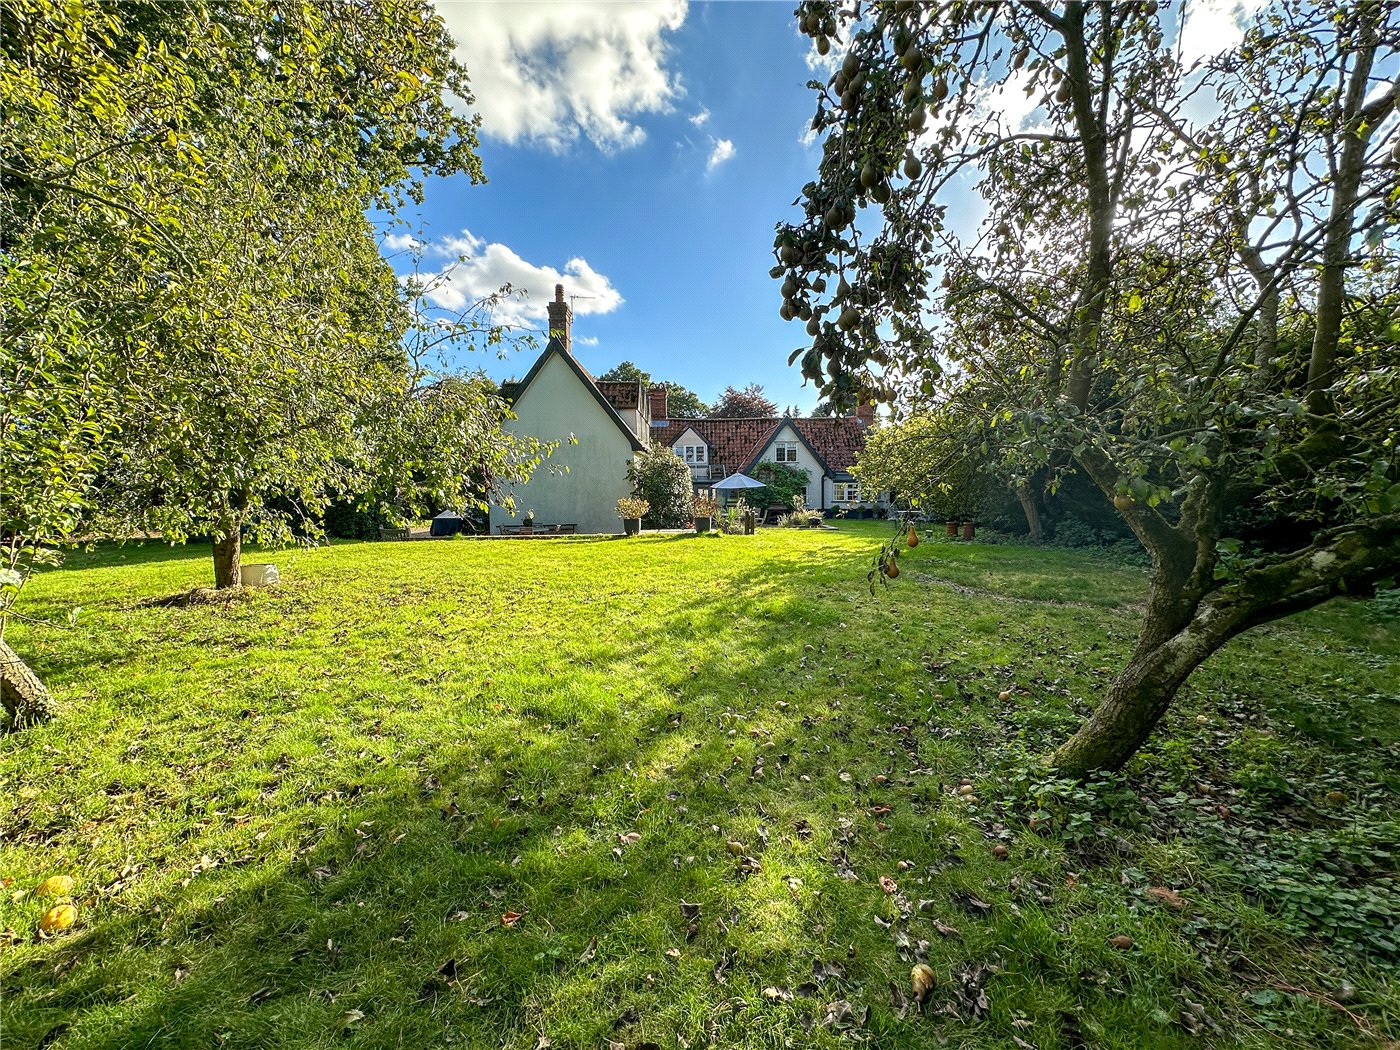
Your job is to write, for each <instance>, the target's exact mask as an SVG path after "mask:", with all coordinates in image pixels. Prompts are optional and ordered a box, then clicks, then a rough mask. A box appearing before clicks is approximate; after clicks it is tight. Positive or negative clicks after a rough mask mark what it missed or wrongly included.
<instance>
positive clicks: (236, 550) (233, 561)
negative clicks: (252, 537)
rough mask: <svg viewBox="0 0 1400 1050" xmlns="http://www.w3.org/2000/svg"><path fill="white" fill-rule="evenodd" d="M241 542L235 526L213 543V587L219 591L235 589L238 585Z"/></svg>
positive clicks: (241, 555) (240, 565)
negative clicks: (228, 588) (229, 588)
mask: <svg viewBox="0 0 1400 1050" xmlns="http://www.w3.org/2000/svg"><path fill="white" fill-rule="evenodd" d="M242 558H243V540H242V537H241V536H240V535H239V528H238V526H237V525H235V526H234V527H233V528H232V529H231V530H230V531H229V534H228V535H227V536H226V537H224V538H223V539H221V540H215V541H214V586H215V587H216V588H218V589H219V590H224V589H225V588H227V587H237V586H238V585H239V583H240V580H239V569H240V568H241V567H242Z"/></svg>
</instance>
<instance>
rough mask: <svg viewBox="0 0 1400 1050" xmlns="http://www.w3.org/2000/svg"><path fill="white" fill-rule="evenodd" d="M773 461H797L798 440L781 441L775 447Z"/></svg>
mask: <svg viewBox="0 0 1400 1050" xmlns="http://www.w3.org/2000/svg"><path fill="white" fill-rule="evenodd" d="M773 461H774V462H775V463H796V462H797V442H796V441H779V442H778V443H777V445H776V446H774V448H773Z"/></svg>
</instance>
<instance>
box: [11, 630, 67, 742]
mask: <svg viewBox="0 0 1400 1050" xmlns="http://www.w3.org/2000/svg"><path fill="white" fill-rule="evenodd" d="M0 701H2V702H3V703H4V707H5V712H6V714H8V715H9V716H10V723H11V725H12V726H13V727H14V728H15V729H23V728H24V727H25V726H30V725H34V724H35V723H38V722H47V721H48V720H49V719H50V718H53V717H54V715H56V714H57V713H58V711H57V708H56V707H55V705H54V701H53V696H52V695H51V694H50V693H49V691H48V689H46V688H45V687H44V683H43V682H41V681H39V676H38V675H36V674H35V673H34V672H33V671H32V670H30V669H29V665H28V664H26V663H25V662H24V661H23V660H21V659H20V658H19V654H18V653H16V652H15V651H14V650H13V649H11V648H10V647H9V645H8V644H6V643H5V642H4V641H2V640H0Z"/></svg>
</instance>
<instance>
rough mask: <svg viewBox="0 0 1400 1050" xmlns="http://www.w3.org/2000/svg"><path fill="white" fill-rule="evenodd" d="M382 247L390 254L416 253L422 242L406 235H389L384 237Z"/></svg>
mask: <svg viewBox="0 0 1400 1050" xmlns="http://www.w3.org/2000/svg"><path fill="white" fill-rule="evenodd" d="M384 247H385V248H388V249H389V251H391V252H409V251H417V250H418V249H419V248H421V247H423V242H422V241H420V240H418V238H416V237H413V236H411V235H409V234H407V233H389V234H385V235H384Z"/></svg>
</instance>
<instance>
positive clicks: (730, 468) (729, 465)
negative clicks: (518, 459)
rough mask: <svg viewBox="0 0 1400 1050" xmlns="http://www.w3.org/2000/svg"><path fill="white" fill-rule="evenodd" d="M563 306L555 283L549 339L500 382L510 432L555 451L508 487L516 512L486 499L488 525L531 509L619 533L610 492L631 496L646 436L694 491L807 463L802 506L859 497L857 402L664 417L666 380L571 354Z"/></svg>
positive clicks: (862, 426) (862, 416) (862, 427)
mask: <svg viewBox="0 0 1400 1050" xmlns="http://www.w3.org/2000/svg"><path fill="white" fill-rule="evenodd" d="M571 322H572V310H570V308H569V304H568V303H567V302H565V301H564V286H563V285H556V286H555V288H554V301H553V302H552V303H550V304H549V336H550V338H549V345H548V346H546V347H545V350H544V353H542V354H541V355H540V357H539V359H538V360H537V361H536V362H535V363H534V365H533V366H532V367H531V368H530V371H529V372H527V373H526V375H525V378H524V379H522V380H520V381H519V382H514V383H505V384H502V387H501V392H502V394H503V395H504V396H505V397H506V399H507V400H508V401H510V402H511V403H512V406H513V409H514V412H515V415H516V419H514V420H513V421H511V422H510V423H509V424H508V428H509V429H510V430H512V431H514V432H515V433H519V434H528V435H530V436H531V437H535V438H538V439H540V440H542V441H557V442H559V443H560V444H559V447H558V449H557V451H556V452H555V453H554V455H553V456H552V457H551V458H550V459H549V460H548V461H547V462H546V463H544V464H542V465H541V466H540V467H539V469H537V470H536V471H535V473H534V475H533V476H532V477H531V478H530V480H529V481H528V482H526V483H524V484H522V485H517V486H515V488H514V490H513V493H512V495H513V497H514V500H515V512H514V513H513V514H512V513H509V512H507V510H506V509H505V508H504V507H492V508H491V515H490V523H491V531H492V532H496V533H498V532H503V531H506V530H508V529H510V528H513V527H515V526H517V525H519V524H520V523H521V521H522V520H523V518H524V516H525V514H526V512H527V511H534V520H535V522H536V526H537V527H539V526H548V525H573V526H575V527H576V529H577V531H578V532H589V533H620V532H621V531H622V522H621V520H620V519H619V518H618V517H617V511H616V504H617V501H618V499H620V498H621V497H623V496H627V495H630V494H631V487H630V485H629V484H628V481H627V467H628V465H629V464H630V463H631V461H632V457H633V456H634V455H635V454H636V453H637V452H640V451H641V450H642V449H643V448H644V447H645V446H644V444H643V443H644V442H645V441H654V442H659V443H660V444H664V445H667V446H669V447H670V448H671V449H672V450H673V451H674V452H675V453H676V455H678V456H680V457H681V458H682V459H683V460H685V462H686V463H687V464H688V465H689V466H690V470H691V477H692V478H693V479H694V481H695V486H696V488H697V489H701V488H709V487H710V486H711V485H713V484H714V483H715V482H717V481H720V480H722V479H724V478H726V477H728V476H729V475H730V474H735V473H740V474H749V475H752V474H753V473H754V472H755V471H759V470H760V469H761V464H763V463H783V464H786V465H789V466H793V467H797V468H800V469H803V470H806V471H807V474H808V477H809V479H810V480H809V484H808V486H807V506H808V507H810V508H812V509H813V510H836V509H842V508H845V507H849V506H851V505H852V504H854V503H856V502H857V501H858V500H859V498H860V492H859V487H858V486H857V484H856V482H855V479H854V477H853V476H852V474H851V467H852V466H854V464H855V461H856V456H857V455H858V454H859V453H860V450H861V449H862V448H864V446H865V432H866V429H867V428H868V427H869V426H870V425H871V423H873V421H874V413H873V410H872V409H871V408H870V406H868V405H864V406H862V407H861V408H860V410H859V411H858V412H857V414H856V416H855V418H844V419H838V418H812V419H807V418H801V417H796V416H774V417H763V418H755V419H671V418H669V417H668V416H667V411H666V409H667V404H666V388H665V387H664V386H659V385H658V386H650V387H648V386H646V385H645V384H643V383H612V382H600V381H598V380H596V379H594V378H593V377H592V376H591V375H589V373H588V371H587V370H586V369H585V368H584V367H583V366H582V365H581V364H579V362H578V360H577V359H576V358H575V357H574V356H573V351H572V346H571V337H570V325H571Z"/></svg>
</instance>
